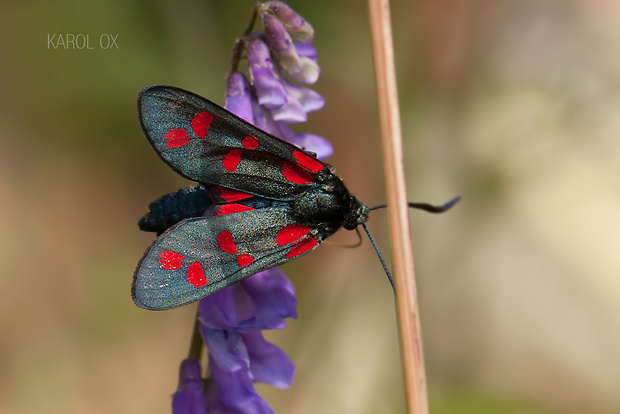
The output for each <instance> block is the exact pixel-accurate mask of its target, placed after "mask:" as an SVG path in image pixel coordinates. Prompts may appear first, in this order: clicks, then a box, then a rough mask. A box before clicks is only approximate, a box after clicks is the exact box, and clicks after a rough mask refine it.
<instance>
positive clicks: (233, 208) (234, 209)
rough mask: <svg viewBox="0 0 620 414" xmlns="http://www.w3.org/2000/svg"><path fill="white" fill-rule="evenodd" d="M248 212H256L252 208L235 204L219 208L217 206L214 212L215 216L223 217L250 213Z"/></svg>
mask: <svg viewBox="0 0 620 414" xmlns="http://www.w3.org/2000/svg"><path fill="white" fill-rule="evenodd" d="M250 210H256V209H255V208H252V207H248V206H244V205H243V204H237V203H230V204H222V205H221V206H218V207H217V209H216V210H215V211H216V213H215V215H216V216H223V215H225V214H234V213H241V212H242V211H250Z"/></svg>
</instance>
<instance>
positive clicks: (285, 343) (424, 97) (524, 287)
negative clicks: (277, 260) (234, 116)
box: [0, 0, 620, 414]
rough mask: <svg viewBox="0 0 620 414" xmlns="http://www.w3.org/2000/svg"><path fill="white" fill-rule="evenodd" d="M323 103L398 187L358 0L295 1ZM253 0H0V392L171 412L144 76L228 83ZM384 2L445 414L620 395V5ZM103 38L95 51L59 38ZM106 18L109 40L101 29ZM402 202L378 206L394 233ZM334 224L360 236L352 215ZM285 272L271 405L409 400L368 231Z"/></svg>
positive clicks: (574, 405)
mask: <svg viewBox="0 0 620 414" xmlns="http://www.w3.org/2000/svg"><path fill="white" fill-rule="evenodd" d="M289 4H291V6H292V7H293V8H295V9H296V10H297V11H298V12H299V13H301V14H302V15H303V16H304V17H306V18H307V20H309V21H310V22H311V23H312V24H313V25H314V27H315V30H316V32H317V36H316V37H317V39H316V45H317V48H318V51H319V58H320V63H321V66H322V70H323V72H322V76H321V78H320V79H319V82H318V83H317V84H316V89H317V90H318V91H319V92H320V93H322V94H323V95H324V96H325V98H326V101H327V104H326V106H325V108H324V109H323V110H321V111H319V112H318V113H316V114H313V115H312V116H311V120H310V122H309V123H308V124H307V125H302V126H301V128H299V130H306V131H312V132H314V133H318V134H321V135H324V136H326V137H328V138H329V139H331V140H332V142H333V144H334V147H335V150H336V153H335V155H334V156H333V157H332V158H331V159H330V162H331V163H332V164H334V165H335V166H336V168H337V169H338V172H339V174H340V175H341V176H342V177H343V178H344V180H345V181H346V182H347V183H348V186H349V188H350V190H351V191H352V192H353V193H355V194H356V195H358V196H359V198H360V199H362V200H363V201H365V202H366V203H367V204H379V203H382V202H383V201H384V200H385V196H384V193H383V184H382V169H381V167H380V161H381V157H380V145H379V141H378V125H377V115H376V106H375V91H374V83H373V78H372V76H373V71H372V56H371V50H370V39H369V33H368V25H367V15H366V14H367V11H366V4H365V2H360V1H353V0H348V1H337V2H328V1H301V0H299V1H290V3H289ZM252 6H253V2H252V1H236V2H217V1H207V0H203V1H198V0H187V1H183V2H172V1H166V0H162V1H159V2H148V1H120V0H113V1H109V2H88V1H87V2H71V1H56V2H45V1H41V0H33V1H30V2H17V1H4V2H3V3H2V4H1V5H0V79H1V80H0V125H1V127H0V128H1V132H0V194H1V197H0V228H1V229H2V237H1V238H0V263H2V265H1V266H0V269H1V270H0V281H1V282H2V289H1V290H0V329H1V336H0V412H1V413H7V414H25V413H63V414H66V413H95V414H97V413H110V412H114V413H167V412H169V411H170V401H171V400H170V396H171V394H172V393H173V392H174V390H175V387H176V380H177V368H178V364H179V362H180V361H181V359H183V358H184V356H185V354H186V352H187V346H188V343H189V336H190V330H191V325H192V317H193V314H194V312H195V308H194V307H193V306H188V307H185V308H182V309H178V310H174V311H168V312H147V311H143V310H140V309H138V308H136V307H135V306H134V305H133V303H132V301H131V298H130V293H129V286H130V282H131V277H132V273H133V269H134V266H135V264H136V263H137V261H138V259H139V258H140V257H141V255H142V253H143V251H144V249H145V248H146V247H147V246H148V245H149V243H150V241H151V240H152V236H151V235H149V234H143V233H141V232H139V231H138V228H137V225H136V223H137V220H138V219H139V217H140V216H141V215H142V214H143V213H144V212H145V211H146V208H147V205H148V203H149V202H150V201H151V200H152V199H153V198H155V197H157V196H159V195H161V194H163V193H165V192H169V191H172V190H174V189H176V188H178V187H180V186H183V185H186V183H185V182H184V181H183V180H182V179H181V178H180V177H177V176H176V175H175V174H174V172H172V171H171V170H170V169H169V168H168V167H166V166H165V165H164V164H163V163H162V162H161V161H160V160H159V159H158V158H157V157H156V156H155V154H154V153H153V152H152V150H151V149H150V147H149V146H148V144H147V142H146V140H145V139H144V137H143V136H142V133H141V131H140V128H139V125H138V122H137V119H136V114H135V97H136V94H137V93H138V91H139V90H140V89H141V88H142V87H144V86H146V85H150V84H157V83H162V84H172V85H176V86H180V87H183V88H186V89H190V90H192V91H195V92H197V93H199V94H201V95H204V96H207V97H210V98H211V99H213V100H215V101H219V102H221V101H222V97H223V93H224V76H225V73H226V71H227V68H228V61H229V55H230V51H231V48H232V45H233V42H234V39H235V37H236V36H238V35H239V34H240V33H241V32H242V31H243V29H244V28H245V26H246V24H247V22H248V19H249V16H250V13H251V7H252ZM392 14H393V24H394V29H393V30H394V35H395V37H396V39H395V48H396V58H397V66H398V80H399V93H400V99H401V109H402V119H403V135H404V137H405V138H406V141H405V143H404V145H405V148H406V154H407V155H406V157H407V159H406V163H407V174H408V178H409V186H410V187H409V188H410V198H411V199H412V200H415V201H428V202H433V203H439V202H443V201H445V200H447V199H449V198H451V197H452V196H454V195H457V194H460V195H462V196H463V201H462V203H461V204H459V205H458V207H457V208H455V209H454V210H453V211H451V212H450V213H448V214H445V215H442V216H432V215H427V214H424V213H421V212H412V214H411V219H412V232H413V236H414V243H415V256H416V269H417V277H418V278H419V294H420V302H421V315H422V324H423V326H422V329H423V335H424V347H425V352H426V358H427V368H428V381H429V389H430V394H431V409H432V412H433V413H444V414H445V413H511V414H515V413H519V414H522V413H569V414H570V413H578V412H579V413H583V412H587V413H617V412H620V397H619V395H620V393H619V392H618V390H619V388H620V352H618V350H620V317H619V315H620V260H618V254H617V250H618V248H619V247H620V243H619V242H618V240H619V237H620V214H619V212H620V184H618V182H619V180H618V177H619V176H620V163H619V161H620V139H619V135H620V117H619V113H620V24H618V22H619V21H620V1H618V0H598V1H586V0H538V1H534V0H521V1H508V0H496V1H482V0H478V1H476V0H452V1H448V0H415V1H404V0H398V1H393V2H392ZM60 33H62V34H68V33H69V34H76V35H77V34H80V33H81V34H89V35H90V41H91V45H92V46H93V47H94V49H92V50H61V49H56V50H54V49H53V48H50V49H48V44H47V39H48V35H52V34H60ZM102 34H110V35H112V36H114V35H117V40H116V42H117V45H118V49H116V48H115V49H110V50H104V49H102V48H101V47H99V44H98V41H99V37H100V36H101V35H102ZM386 220H387V215H386V213H385V212H376V213H374V215H373V217H372V218H371V223H370V224H371V227H372V228H373V230H374V232H375V233H376V236H377V238H378V239H379V242H380V244H381V245H382V246H384V247H383V248H384V252H385V254H386V255H388V254H389V240H388V234H387V229H386ZM336 240H339V241H341V242H343V243H346V242H350V241H351V240H355V236H354V235H353V234H339V235H337V236H336ZM284 270H285V271H286V272H287V274H288V275H289V276H290V277H291V278H292V279H293V281H294V283H295V285H296V288H297V290H298V298H299V319H298V320H296V321H291V322H290V323H289V327H288V328H287V329H285V330H283V331H278V332H269V333H268V334H267V335H268V338H269V339H270V340H272V341H273V342H275V343H276V344H278V345H279V346H281V347H282V348H284V349H285V350H286V351H287V352H288V353H289V355H290V356H291V358H292V359H293V360H294V361H295V363H296V364H297V373H296V377H295V380H294V383H293V386H292V387H291V388H290V389H287V390H278V389H274V388H271V387H267V386H259V390H260V392H261V394H262V395H263V396H264V397H265V399H267V401H268V402H269V403H270V404H271V405H272V406H273V407H274V409H275V410H276V411H277V412H278V413H301V414H305V413H356V414H357V413H362V414H363V413H403V412H405V408H404V407H405V402H404V401H405V400H404V394H403V387H402V374H401V370H400V365H399V364H400V362H399V354H398V339H397V333H396V323H395V320H394V319H395V312H394V304H393V297H392V292H391V291H390V288H389V285H388V283H387V281H386V280H385V276H384V275H383V273H382V269H381V266H380V264H379V261H378V260H377V259H376V257H375V256H374V253H373V251H372V248H371V246H370V243H368V242H364V244H363V246H362V247H360V248H359V249H340V248H337V247H333V246H332V247H322V248H320V249H319V250H318V251H317V252H315V253H312V254H311V255H309V256H305V257H304V258H302V259H300V260H298V261H296V262H293V263H291V264H289V265H287V266H286V267H285V268H284Z"/></svg>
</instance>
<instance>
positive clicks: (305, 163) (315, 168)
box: [293, 151, 325, 173]
mask: <svg viewBox="0 0 620 414" xmlns="http://www.w3.org/2000/svg"><path fill="white" fill-rule="evenodd" d="M293 157H295V159H296V160H297V162H298V163H299V165H301V166H302V167H304V168H305V169H307V170H308V171H312V172H313V173H318V172H319V171H321V170H322V169H323V168H325V165H324V164H323V163H322V162H321V161H319V160H317V159H316V158H312V157H311V156H309V155H307V154H304V153H303V152H301V151H293Z"/></svg>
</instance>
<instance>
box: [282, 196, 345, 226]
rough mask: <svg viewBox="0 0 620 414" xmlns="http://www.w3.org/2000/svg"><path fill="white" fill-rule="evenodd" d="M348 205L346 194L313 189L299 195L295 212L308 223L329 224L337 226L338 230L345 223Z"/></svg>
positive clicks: (296, 199) (294, 207) (294, 206)
mask: <svg viewBox="0 0 620 414" xmlns="http://www.w3.org/2000/svg"><path fill="white" fill-rule="evenodd" d="M348 205H349V200H348V197H347V196H346V195H344V194H334V193H331V192H326V191H322V190H320V189H312V190H308V191H305V192H303V193H300V194H298V195H297V197H296V198H295V201H294V204H293V210H294V211H295V214H296V215H297V216H298V217H299V218H300V219H302V220H304V221H306V222H309V223H316V224H319V223H323V224H329V225H330V227H332V226H333V225H334V224H335V227H336V228H338V227H340V226H341V225H342V223H343V221H344V218H345V215H346V211H347V207H348Z"/></svg>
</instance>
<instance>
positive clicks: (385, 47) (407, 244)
mask: <svg viewBox="0 0 620 414" xmlns="http://www.w3.org/2000/svg"><path fill="white" fill-rule="evenodd" d="M368 5H369V14H370V27H371V34H372V42H373V51H374V60H375V77H376V81H377V98H378V104H379V117H380V122H381V139H382V145H383V165H384V169H385V179H386V187H387V196H388V197H387V199H388V205H389V206H390V209H389V222H390V237H391V243H392V259H393V263H394V279H395V282H396V307H397V313H398V325H399V332H400V342H401V352H402V359H403V368H404V372H405V387H406V393H407V403H408V407H409V413H412V414H427V413H428V397H427V394H426V376H425V373H424V354H423V351H422V337H421V331H420V318H419V312H418V308H417V303H418V301H417V294H416V284H415V273H414V270H413V250H412V243H411V237H410V232H409V213H408V200H407V189H406V185H405V169H404V165H403V151H402V139H401V129H400V114H399V110H398V93H397V90H396V71H395V69H394V51H393V46H392V29H391V25H390V9H389V1H388V0H368Z"/></svg>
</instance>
